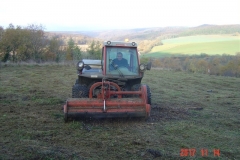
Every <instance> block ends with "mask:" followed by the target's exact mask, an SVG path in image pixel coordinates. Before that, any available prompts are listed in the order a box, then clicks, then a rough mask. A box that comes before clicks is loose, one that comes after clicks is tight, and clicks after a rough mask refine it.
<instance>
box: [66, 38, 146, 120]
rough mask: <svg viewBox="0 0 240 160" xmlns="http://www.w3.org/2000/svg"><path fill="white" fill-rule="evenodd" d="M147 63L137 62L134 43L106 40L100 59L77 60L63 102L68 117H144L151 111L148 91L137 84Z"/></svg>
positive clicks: (137, 56) (143, 86)
mask: <svg viewBox="0 0 240 160" xmlns="http://www.w3.org/2000/svg"><path fill="white" fill-rule="evenodd" d="M150 69H151V62H149V63H147V64H140V58H139V52H138V49H137V43H136V42H124V41H123V42H122V41H106V42H104V43H103V47H102V59H101V60H91V59H82V60H81V61H79V62H78V63H77V74H78V78H77V79H76V82H75V84H74V85H73V87H72V98H69V99H67V101H66V104H65V105H64V120H65V122H67V121H68V119H69V118H74V117H79V118H83V117H85V118H87V117H89V118H115V117H145V118H149V116H150V111H151V91H150V88H149V86H148V85H146V84H141V81H142V78H143V76H144V72H145V71H146V70H150Z"/></svg>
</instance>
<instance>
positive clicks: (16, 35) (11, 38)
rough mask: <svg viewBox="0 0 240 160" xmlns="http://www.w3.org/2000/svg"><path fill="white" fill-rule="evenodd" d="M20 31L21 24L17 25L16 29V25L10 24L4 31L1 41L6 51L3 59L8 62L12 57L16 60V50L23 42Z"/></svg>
mask: <svg viewBox="0 0 240 160" xmlns="http://www.w3.org/2000/svg"><path fill="white" fill-rule="evenodd" d="M20 31H21V27H20V26H17V27H16V29H15V27H14V25H12V24H9V26H8V28H7V29H6V30H5V32H3V35H2V38H1V41H0V46H1V51H2V52H3V53H4V58H3V61H5V62H6V61H7V60H9V59H10V57H12V61H13V62H16V50H17V48H18V47H19V46H20V43H21V40H20V37H21V36H20Z"/></svg>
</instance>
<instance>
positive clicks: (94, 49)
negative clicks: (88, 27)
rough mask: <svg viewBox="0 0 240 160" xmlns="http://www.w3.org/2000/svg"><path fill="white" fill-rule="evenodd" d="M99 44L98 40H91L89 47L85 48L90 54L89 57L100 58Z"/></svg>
mask: <svg viewBox="0 0 240 160" xmlns="http://www.w3.org/2000/svg"><path fill="white" fill-rule="evenodd" d="M101 48H102V47H101V44H100V42H99V41H97V42H95V41H94V40H93V41H92V42H91V44H90V45H89V47H88V48H87V52H88V54H89V55H90V58H96V59H101V50H102V49H101Z"/></svg>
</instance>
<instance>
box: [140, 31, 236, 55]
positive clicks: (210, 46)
mask: <svg viewBox="0 0 240 160" xmlns="http://www.w3.org/2000/svg"><path fill="white" fill-rule="evenodd" d="M162 42H163V45H161V46H156V47H154V48H153V49H152V50H151V52H150V53H149V54H146V55H145V56H147V57H164V56H171V55H183V54H186V55H192V54H201V53H206V54H209V55H216V54H220V55H222V54H224V53H225V54H230V55H235V53H237V52H240V36H231V35H198V36H188V37H179V38H173V39H167V40H163V41H162Z"/></svg>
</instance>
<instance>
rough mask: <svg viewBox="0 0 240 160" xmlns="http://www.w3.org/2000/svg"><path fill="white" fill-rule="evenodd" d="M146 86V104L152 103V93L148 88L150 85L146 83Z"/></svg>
mask: <svg viewBox="0 0 240 160" xmlns="http://www.w3.org/2000/svg"><path fill="white" fill-rule="evenodd" d="M146 86H147V98H148V104H150V105H151V104H152V93H151V90H150V87H149V86H148V85H146Z"/></svg>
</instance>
